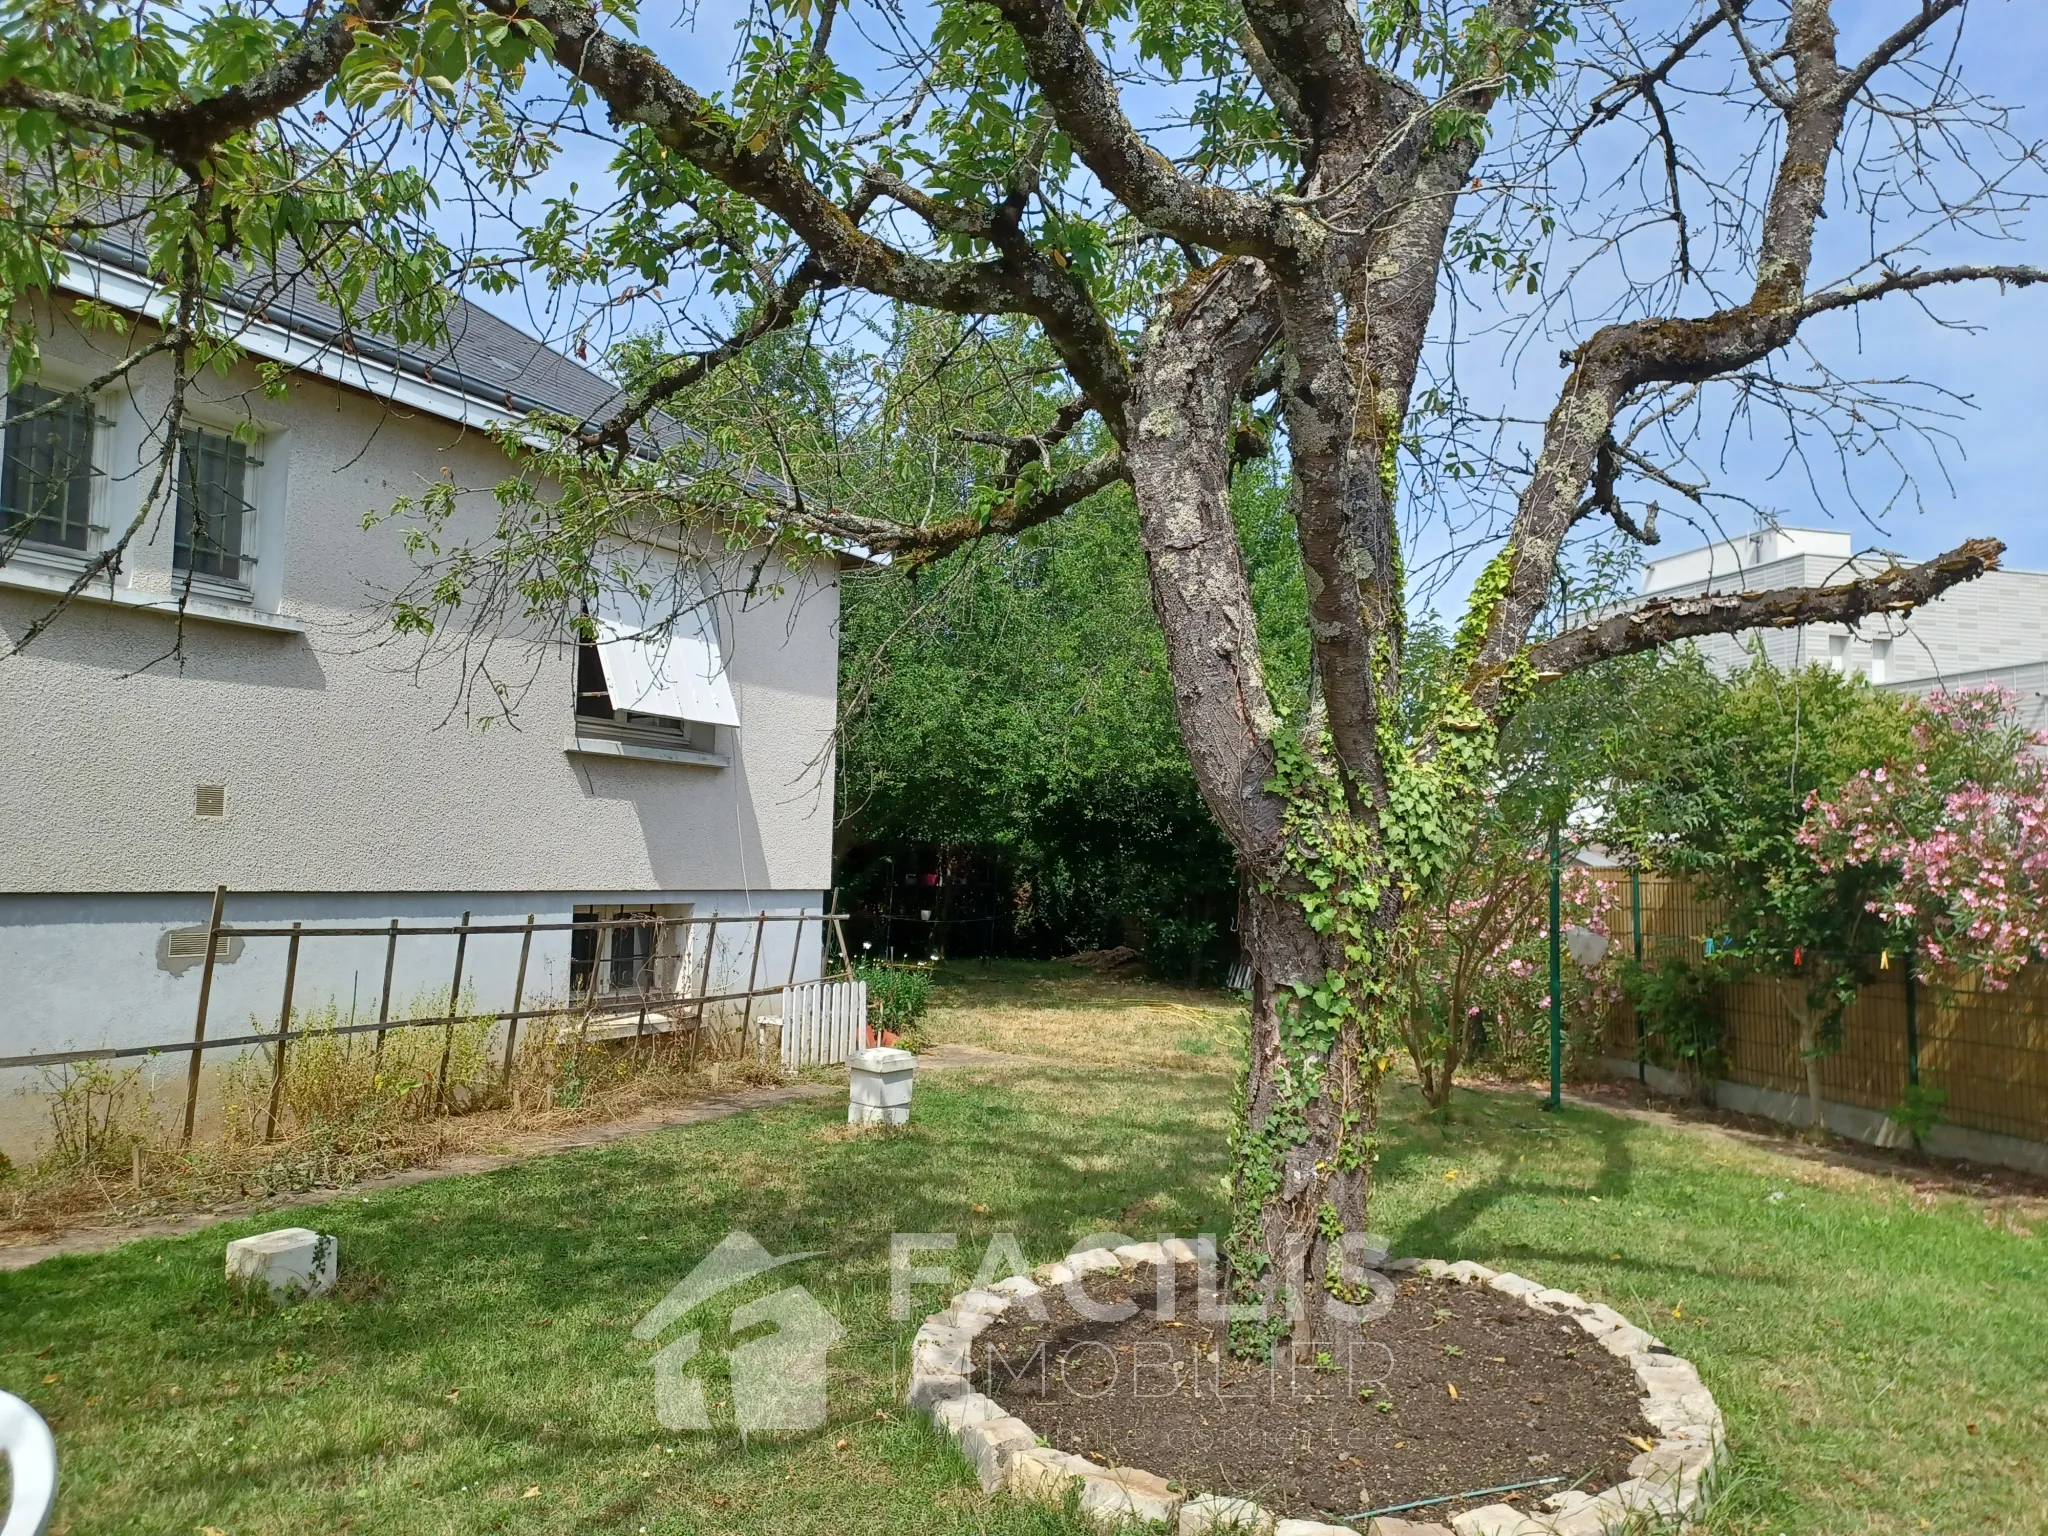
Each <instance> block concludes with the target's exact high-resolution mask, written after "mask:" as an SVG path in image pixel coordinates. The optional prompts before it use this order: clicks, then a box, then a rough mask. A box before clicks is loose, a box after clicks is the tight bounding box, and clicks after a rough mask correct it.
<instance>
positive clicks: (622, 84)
mask: <svg viewBox="0 0 2048 1536" xmlns="http://www.w3.org/2000/svg"><path fill="white" fill-rule="evenodd" d="M485 3H486V4H487V5H488V6H489V7H490V9H491V10H492V11H494V12H496V13H498V14H501V15H508V16H509V15H521V16H527V17H531V18H532V19H534V20H536V21H538V22H540V23H541V25H542V26H544V27H546V28H547V31H548V34H549V36H550V37H552V38H553V39H554V46H555V57H556V60H557V62H558V63H559V64H560V65H561V66H562V68H564V69H565V70H567V71H568V72H569V73H570V74H572V75H573V76H574V77H575V78H577V79H579V80H581V81H583V82H584V83H585V84H586V85H588V86H589V87H590V88H591V89H592V90H593V91H595V92H596V93H597V94H598V96H599V97H601V98H602V99H603V100H604V102H605V104H606V106H607V107H608V108H609V109H610V112H611V116H612V120H613V121H614V122H616V123H619V124H622V125H633V126H637V127H641V128H644V129H645V130H646V131H647V132H648V134H650V135H651V136H652V137H653V138H654V139H655V140H656V141H657V142H658V143H660V144H661V145H662V146H663V147H664V148H666V149H667V150H669V151H670V153H672V154H675V155H678V156H680V157H681V158H682V159H684V160H686V161H688V162H689V163H690V164H692V165H694V166H696V167H697V168H698V169H699V170H700V171H702V172H703V173H704V174H705V175H707V176H710V177H711V178H713V179H714V180H716V181H718V182H721V183H723V184H724V185H725V186H727V187H730V188H731V189H732V190H733V191H735V192H738V193H741V194H742V195H744V196H746V197H748V198H751V199H752V200H753V201H754V202H756V203H758V204H759V205H760V206H761V207H762V208H764V209H766V210H767V211H768V212H769V213H772V214H774V215H775V217H777V218H779V219H781V220H782V222H783V223H785V224H787V225H788V226H789V227H790V228H791V229H792V230H794V231H795V232H796V234H797V236H798V238H799V239H801V240H803V241H804V243H805V244H806V245H808V246H809V247H810V250H811V254H812V256H813V257H814V258H815V259H816V260H818V261H820V262H822V263H823V264H824V265H825V266H827V267H828V268H830V269H831V271H832V272H833V273H835V274H836V275H837V276H838V278H839V280H840V281H841V282H843V283H845V284H846V285H848V286H849V287H856V288H860V289H863V290H864V291H866V292H869V293H875V294H879V295H881V296H882V297H884V298H890V299H898V300H901V301H902V302H904V303H907V304H917V305H922V306H924V307H926V308H929V309H937V310H943V311H945V312H947V313H949V314H967V315H993V314H1021V315H1028V316H1030V317H1031V318H1032V319H1034V320H1036V321H1038V323H1039V324H1040V325H1041V326H1043V327H1044V329H1045V333H1046V335H1047V337H1048V338H1049V339H1050V340H1051V341H1052V343H1053V345H1054V346H1055V347H1056V348H1058V350H1059V353H1060V356H1061V358H1062V360H1063V361H1064V362H1065V363H1066V365H1067V367H1068V368H1069V369H1070V370H1071V371H1072V372H1073V374H1074V377H1075V380H1076V382H1078V383H1079V384H1080V385H1081V387H1082V389H1083V390H1085V391H1086V392H1087V393H1088V394H1089V395H1090V396H1091V397H1092V398H1093V399H1094V400H1095V401H1096V403H1097V405H1098V406H1099V407H1100V409H1101V410H1102V412H1103V417H1104V419H1105V421H1106V422H1107V423H1108V425H1109V428H1110V431H1111V432H1112V433H1113V434H1115V435H1117V436H1118V437H1119V439H1121V437H1122V435H1123V431H1124V414H1123V405H1124V401H1125V399H1126V398H1127V397H1128V396H1129V394H1130V369H1129V365H1128V363H1127V361H1126V360H1125V357H1124V353H1123V347H1122V344H1121V343H1120V342H1119V341H1118V340H1117V337H1116V333H1115V332H1114V331H1113V330H1112V329H1111V328H1110V325H1109V323H1108V321H1107V320H1106V319H1105V318H1104V317H1103V315H1102V312H1101V310H1100V309H1099V308H1098V307H1097V305H1096V303H1095V300H1094V297H1093V296H1092V295H1091V294H1090V292H1089V290H1088V286H1087V283H1086V282H1085V281H1084V280H1083V279H1082V278H1081V277H1080V276H1078V275H1077V274H1075V273H1073V272H1072V271H1069V270H1067V269H1064V268H1062V267H1060V266H1059V265H1057V264H1056V263H1055V262H1053V261H1052V259H1051V258H1050V257H1048V256H1046V255H1044V254H1043V253H1042V252H1039V251H1037V250H1035V249H1033V248H1031V247H1029V246H1028V245H1026V246H1023V247H1022V248H1021V249H1019V248H1016V247H1009V248H1006V249H1005V250H1004V251H1003V253H1002V255H1001V256H1000V257H999V258H998V259H996V260H993V261H934V260H931V259H929V258H926V257H922V256H916V255H912V254H911V253H909V252H907V251H903V250H899V249H898V248H897V247H895V246H893V245H891V244H889V243H888V242H887V241H886V240H882V239H880V238H879V237H877V236H876V235H874V234H871V233H870V232H868V231H867V230H864V229H862V228H861V227H860V224H859V221H858V220H857V219H856V218H855V217H854V216H853V215H852V214H851V213H850V212H849V211H848V210H847V209H845V208H842V207H840V206H839V205H838V204H837V203H836V202H834V201H833V200H832V199H831V198H830V197H829V196H827V195H826V194H825V193H824V192H823V191H822V190H820V189H819V188H818V187H817V186H815V185H813V184H812V182H811V181H810V180H809V178H808V177H806V176H805V175H804V174H803V172H802V171H801V170H800V169H798V167H797V166H796V165H794V164H793V163H792V162H791V161H790V160H789V159H788V157H787V156H785V155H784V154H783V153H782V152H781V151H780V150H779V149H777V148H776V147H774V146H773V145H766V144H763V145H759V146H757V145H756V144H755V143H754V142H753V141H743V140H742V138H741V136H740V133H739V130H738V127H737V125H736V124H735V123H733V121H732V120H731V119H730V118H728V117H727V116H726V115H725V114H724V113H722V112H719V111H716V110H714V109H713V108H712V107H711V106H710V104H709V103H707V102H706V101H705V100H704V98H703V97H701V96H699V95H698V94H697V93H696V92H695V91H694V90H692V89H691V88H690V87H689V86H687V85H685V84H684V83H683V82H682V81H681V80H679V79H678V78H677V77H676V76H675V74H674V73H673V72H672V71H670V70H669V69H668V68H667V66H665V65H664V64H662V62H661V61H660V60H659V59H657V58H656V57H655V56H654V54H653V53H652V52H651V51H650V50H649V49H646V48H643V47H640V46H639V45H638V44H633V43H625V42H621V41H620V40H618V39H617V38H615V37H612V36H611V35H610V34H609V33H607V32H606V31H605V30H604V26H603V22H602V19H601V18H600V17H599V15H598V13H597V11H596V10H595V8H593V7H592V6H591V5H589V4H587V3H583V0H485Z"/></svg>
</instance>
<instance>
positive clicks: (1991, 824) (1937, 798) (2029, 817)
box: [1799, 687, 2048, 989]
mask: <svg viewBox="0 0 2048 1536" xmlns="http://www.w3.org/2000/svg"><path fill="white" fill-rule="evenodd" d="M2016 703H2017V700H2016V697H2015V696H2014V695H2013V694H2011V693H2008V692H2007V691H2006V690H2004V689H2002V688H1995V687H1994V688H1984V689H1972V690H1969V691H1966V692H1961V693H1953V694H1935V695H1933V696H1931V697H1930V698H1929V699H1928V700H1927V701H1926V704H1927V708H1926V711H1925V714H1924V716H1923V718H1921V719H1920V720H1919V721H1917V722H1916V723H1915V724H1914V727H1913V757H1914V760H1913V761H1912V762H1911V763H1889V764H1886V765H1884V766H1882V767H1879V768H1874V769H1866V770H1865V771H1863V772H1861V773H1859V774H1857V775H1856V776H1855V777H1854V778H1852V779H1850V780H1849V782H1848V783H1846V784H1845V785H1843V786H1842V788H1841V790H1840V791H1839V792H1837V793H1836V794H1835V795H1834V796H1833V797H1832V798H1831V799H1826V800H1823V799H1820V798H1819V797H1818V796H1814V797H1810V798H1809V800H1808V802H1807V817H1806V823H1805V825H1804V826H1803V827H1802V828H1801V830H1800V833H1799V841H1800V843H1801V844H1802V845H1803V846H1805V847H1806V848H1808V849H1810V850H1811V851H1812V852H1813V854H1814V857H1815V859H1816V861H1817V862H1818V863H1819V865H1820V867H1821V868H1822V869H1825V870H1828V871H1830V872H1833V871H1838V870H1842V869H1847V868H1851V867H1862V868H1877V869H1882V870H1884V871H1886V872H1887V876H1888V878H1887V879H1886V880H1885V882H1884V884H1883V885H1882V886H1881V887H1880V890H1879V894H1878V895H1877V896H1876V897H1874V898H1873V899H1872V900H1871V901H1870V902H1869V903H1867V905H1868V908H1869V910H1870V911H1871V912H1872V913H1873V914H1874V915H1876V916H1877V918H1878V919H1879V920H1880V921H1882V922H1884V923H1885V924H1887V925H1888V926H1890V927H1892V928H1893V929H1895V930H1898V931H1901V932H1903V933H1908V934H1910V935H1912V937H1913V938H1914V940H1915V941H1917V944H1918V947H1919V949H1920V950H1921V952H1922V953H1923V954H1924V955H1925V956H1926V957H1927V959H1928V960H1930V961H1931V962H1933V964H1935V965H1936V966H1938V967H1941V968H1944V969H1948V970H1972V971H1976V972H1978V973H1979V974H1980V975H1981V977H1982V979H1983V983H1984V985H1985V986H1986V987H1988V988H1992V989H2000V988H2003V987H2005V986H2006V985H2007V984H2008V983H2009V982H2010V981H2011V979H2012V977H2013V976H2014V975H2015V974H2016V973H2017V972H2018V971H2019V970H2020V969H2021V967H2023V966H2025V965H2026V964H2027V963H2028V962H2029V961H2032V960H2048V734H2044V733H2041V732H2036V731H2028V730H2026V729H2024V728H2023V727H2022V726H2021V725H2020V724H2019V723H2018V719H2017V715H2016V710H2015V705H2016Z"/></svg>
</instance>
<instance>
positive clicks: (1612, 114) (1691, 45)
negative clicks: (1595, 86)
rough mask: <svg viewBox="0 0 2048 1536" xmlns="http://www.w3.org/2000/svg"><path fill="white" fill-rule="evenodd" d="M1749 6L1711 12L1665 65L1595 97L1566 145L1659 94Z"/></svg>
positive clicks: (1737, 3)
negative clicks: (1701, 47)
mask: <svg viewBox="0 0 2048 1536" xmlns="http://www.w3.org/2000/svg"><path fill="white" fill-rule="evenodd" d="M1748 5H1749V0H1728V3H1727V5H1726V8H1725V9H1722V10H1714V11H1709V12H1708V13H1707V15H1706V18H1705V19H1704V20H1702V21H1701V22H1699V23H1698V25H1696V26H1695V27H1694V28H1693V29H1692V30H1691V31H1690V32H1688V33H1686V34H1685V36H1684V37H1681V38H1680V39H1679V40H1678V41H1677V42H1676V43H1673V44H1672V45H1671V51H1670V52H1669V53H1667V54H1666V55H1664V58H1663V61H1662V62H1661V63H1659V64H1657V65H1655V66H1654V67H1652V68H1650V69H1646V70H1643V71H1641V72H1640V73H1638V74H1633V75H1627V76H1624V77H1623V78H1622V79H1619V80H1617V81H1615V82H1614V84H1612V85H1610V86H1608V87H1607V89H1606V90H1604V91H1601V92H1599V93H1598V94H1597V95H1595V96H1594V97H1593V99H1592V100H1591V101H1590V102H1588V103H1587V106H1588V107H1590V108H1591V109H1592V110H1591V111H1590V112H1588V114H1587V116H1586V120H1585V121H1584V122H1582V123H1580V124H1579V126H1578V127H1576V128H1574V129H1573V130H1572V131H1571V132H1570V133H1569V134H1568V135H1567V136H1566V137H1565V141H1564V142H1565V146H1566V147H1567V148H1570V147H1571V146H1572V145H1574V144H1576V143H1578V142H1579V140H1580V139H1582V138H1584V137H1585V136H1586V134H1587V133H1588V132H1589V131H1590V130H1592V129H1594V128H1597V127H1598V126H1599V125H1600V124H1602V123H1611V122H1613V121H1614V119H1615V118H1617V117H1619V116H1620V115H1621V114H1622V113H1623V112H1624V111H1626V110H1627V108H1628V104H1629V103H1630V102H1631V101H1633V100H1634V99H1635V98H1636V97H1637V96H1642V95H1648V94H1649V93H1651V92H1653V91H1655V90H1656V88H1657V87H1658V86H1660V85H1662V84H1663V83H1664V81H1665V80H1666V79H1667V78H1669V76H1670V74H1671V71H1672V70H1674V69H1676V68H1678V66H1679V65H1680V64H1682V63H1684V62H1685V61H1686V59H1687V58H1689V57H1690V56H1691V54H1692V51H1693V49H1695V48H1697V47H1699V45H1700V44H1701V43H1703V42H1705V41H1706V40H1707V39H1708V38H1709V37H1711V36H1712V35H1713V34H1714V33H1715V32H1716V31H1717V30H1719V28H1720V26H1721V23H1722V22H1723V21H1724V20H1728V19H1731V18H1732V17H1738V16H1740V15H1741V14H1742V13H1743V11H1744V10H1745V9H1746V8H1747V7H1748Z"/></svg>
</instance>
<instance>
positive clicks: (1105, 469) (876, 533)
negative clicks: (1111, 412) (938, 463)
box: [803, 449, 1130, 566]
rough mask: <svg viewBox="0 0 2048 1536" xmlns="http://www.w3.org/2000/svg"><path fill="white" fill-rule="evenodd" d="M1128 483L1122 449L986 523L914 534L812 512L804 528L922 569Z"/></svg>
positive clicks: (965, 520)
mask: <svg viewBox="0 0 2048 1536" xmlns="http://www.w3.org/2000/svg"><path fill="white" fill-rule="evenodd" d="M1129 478H1130V469H1129V467H1128V466H1127V465H1126V463H1125V462H1124V455H1123V450H1122V449H1114V450H1112V451H1111V452H1109V453H1105V454H1103V455H1102V456H1101V457H1099V458H1094V459H1090V460H1088V461H1087V462H1086V463H1085V464H1077V465H1075V466H1074V467H1073V468H1072V469H1069V470H1067V471H1065V472H1064V473H1062V474H1060V475H1057V476H1055V477H1054V478H1053V480H1052V481H1051V482H1050V483H1049V484H1046V485H1043V486H1040V487H1038V488H1037V489H1035V490H1031V491H1028V492H1026V493H1025V494H1023V495H1021V496H1018V495H1014V494H1013V495H1012V496H1011V498H1010V499H1009V500H1008V501H1007V502H1004V503H1003V504H1001V505H999V506H997V507H996V508H995V509H994V510H992V511H991V512H990V513H989V514H988V516H986V517H955V518H948V519H947V520H946V521H944V522H939V523H932V524H930V525H928V526H926V527H922V528H915V527H911V526H910V525H908V524H906V523H892V522H889V521H887V520H886V519H883V518H879V517H860V516H858V515H856V514H853V513H849V512H834V511H823V512H819V511H812V512H808V513H806V514H805V516H804V518H803V522H804V524H805V525H806V526H807V527H809V528H811V529H813V530H814V531H816V532H818V533H822V534H824V535H826V536H827V537H829V538H836V539H846V540H849V541H851V542H853V543H856V544H859V545H862V546H863V547H865V548H867V549H870V550H873V551H874V552H876V553H877V554H890V555H894V556H896V557H897V563H898V564H900V565H904V566H919V565H924V564H926V563H928V562H930V561H932V560H936V559H938V558H939V556H941V555H944V554H949V553H951V552H952V551H953V550H956V549H958V548H960V546H961V545H963V544H971V543H973V542H974V541H975V540H976V539H985V538H991V537H993V538H1007V537H1009V536H1010V535H1012V534H1017V533H1022V532H1023V531H1024V530H1025V529H1027V528H1034V527H1036V526H1037V525H1038V524H1040V523H1048V522H1051V521H1052V520H1053V519H1054V518H1056V517H1058V516H1059V515H1060V514H1061V513H1063V512H1065V511H1067V510H1068V509H1069V508H1070V507H1074V506H1077V505H1078V504H1079V503H1081V502H1083V501H1086V500H1087V499H1088V498H1089V497H1090V496H1093V495H1094V494H1095V493H1096V492H1097V491H1101V490H1106V489H1108V488H1109V487H1110V486H1112V485H1115V484H1117V483H1118V482H1119V481H1122V480H1128V479H1129Z"/></svg>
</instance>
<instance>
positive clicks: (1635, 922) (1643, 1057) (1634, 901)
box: [1628, 865, 1650, 1083]
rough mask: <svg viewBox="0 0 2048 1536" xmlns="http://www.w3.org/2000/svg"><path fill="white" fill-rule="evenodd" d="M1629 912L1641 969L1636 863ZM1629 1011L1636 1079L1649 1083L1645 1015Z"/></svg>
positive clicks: (1640, 912)
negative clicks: (1633, 1026)
mask: <svg viewBox="0 0 2048 1536" xmlns="http://www.w3.org/2000/svg"><path fill="white" fill-rule="evenodd" d="M1628 913H1629V928H1630V930H1631V932H1632V934H1633V937H1634V939H1635V947H1636V967H1637V969H1638V970H1640V969H1641V968H1642V964H1643V872H1642V871H1641V870H1639V869H1637V868H1636V867H1635V866H1634V865H1630V866H1629V871H1628ZM1629 1012H1630V1013H1632V1014H1634V1015H1635V1020H1636V1081H1637V1082H1638V1083H1647V1082H1648V1081H1649V1080H1650V1069H1649V1066H1648V1065H1647V1063H1648V1060H1649V1056H1648V1052H1647V1049H1646V1046H1647V1042H1646V1041H1645V1040H1644V1038H1643V1016H1642V1014H1641V1012H1639V1011H1638V1010H1637V1009H1636V1008H1635V1006H1634V1005H1633V1004H1631V1005H1630V1007H1629Z"/></svg>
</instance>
